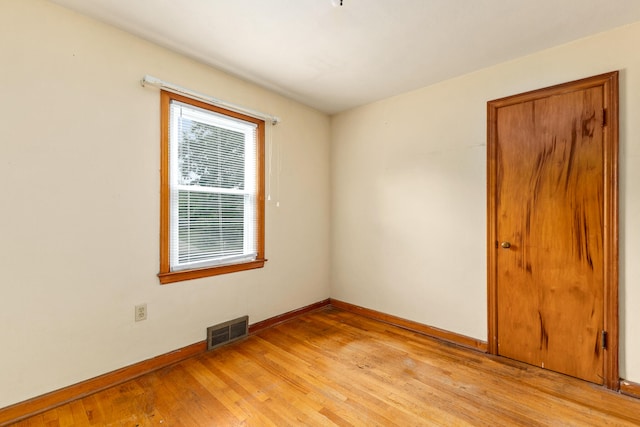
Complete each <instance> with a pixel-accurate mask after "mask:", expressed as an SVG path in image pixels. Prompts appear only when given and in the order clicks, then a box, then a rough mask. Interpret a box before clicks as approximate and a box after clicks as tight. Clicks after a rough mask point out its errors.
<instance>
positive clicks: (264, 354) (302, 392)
mask: <svg viewBox="0 0 640 427" xmlns="http://www.w3.org/2000/svg"><path fill="white" fill-rule="evenodd" d="M15 425H16V426H65V427H66V426H105V425H106V426H245V425H246V426H334V425H335V426H431V425H435V426H465V425H473V426H633V425H635V426H638V425H640V400H637V399H633V398H630V397H627V396H623V395H620V394H616V393H613V392H610V391H608V390H605V389H603V388H602V387H599V386H595V385H592V384H590V383H586V382H583V381H580V380H577V379H574V378H569V377H566V376H564V375H560V374H556V373H553V372H550V371H545V370H541V369H539V368H536V367H533V366H527V365H524V364H521V363H518V362H514V361H510V360H508V359H504V358H500V357H494V356H490V355H486V354H483V353H479V352H475V351H472V350H468V349H464V348H460V347H457V346H454V345H449V344H444V343H442V342H439V341H437V340H433V339H430V338H427V337H425V336H422V335H419V334H416V333H413V332H410V331H407V330H404V329H400V328H397V327H394V326H390V325H387V324H384V323H381V322H378V321H375V320H370V319H367V318H365V317H362V316H359V315H357V314H353V313H350V312H346V311H343V310H340V309H337V308H334V307H326V308H324V309H321V310H319V311H316V312H313V313H308V314H305V315H303V316H300V317H298V318H296V319H293V320H290V321H288V322H286V323H283V324H280V325H277V326H274V327H272V328H269V329H265V330H262V331H260V332H258V333H256V334H255V335H252V336H250V337H248V338H246V339H244V340H242V341H239V342H236V343H233V344H230V345H227V346H225V347H221V348H218V349H216V350H214V351H212V352H209V353H206V354H204V355H201V356H197V357H194V358H191V359H188V360H186V361H184V362H181V363H178V364H176V365H173V366H170V367H167V368H164V369H161V370H159V371H156V372H153V373H150V374H147V375H144V376H142V377H139V378H137V379H135V380H132V381H129V382H126V383H124V384H122V385H120V386H117V387H113V388H111V389H108V390H105V391H103V392H100V393H97V394H94V395H92V396H89V397H86V398H83V399H80V400H77V401H74V402H72V403H70V404H67V405H64V406H61V407H59V408H57V409H53V410H50V411H48V412H45V413H43V414H40V415H38V416H35V417H32V418H29V419H27V420H24V421H22V422H19V423H17V424H15Z"/></svg>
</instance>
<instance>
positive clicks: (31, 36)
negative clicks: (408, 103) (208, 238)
mask: <svg viewBox="0 0 640 427" xmlns="http://www.w3.org/2000/svg"><path fill="white" fill-rule="evenodd" d="M0 61H1V63H0V182H2V197H3V201H2V203H1V204H0V236H1V237H0V242H1V243H0V267H1V271H2V279H1V281H0V407H4V406H7V405H9V404H12V403H15V402H19V401H22V400H25V399H27V398H31V397H34V396H37V395H40V394H42V393H45V392H48V391H51V390H54V389H57V388H60V387H64V386H68V385H70V384H74V383H77V382H79V381H81V380H84V379H88V378H91V377H94V376H96V375H100V374H103V373H105V372H109V371H112V370H114V369H118V368H121V367H123V366H127V365H130V364H132V363H135V362H138V361H141V360H144V359H148V358H150V357H153V356H156V355H158V354H163V353H166V352H168V351H172V350H174V349H177V348H180V347H183V346H186V345H189V344H192V343H194V342H198V341H202V340H204V339H205V335H206V327H207V326H210V325H214V324H216V323H218V322H221V321H225V320H228V319H232V318H235V317H238V316H241V315H244V314H248V315H249V316H250V322H251V323H254V322H258V321H261V320H264V319H265V318H269V317H272V316H275V315H278V314H281V313H283V312H286V311H289V310H292V309H296V308H299V307H303V306H305V305H308V304H311V303H314V302H317V301H320V300H323V299H325V298H327V297H328V296H329V200H330V199H329V136H330V127H329V126H330V119H329V117H328V116H326V115H324V114H321V113H318V112H316V111H314V110H312V109H309V108H307V107H304V106H302V105H300V104H298V103H295V102H293V101H290V100H287V99H285V98H283V97H281V96H278V95H275V94H273V93H271V92H269V91H266V90H263V89H260V88H258V87H256V86H254V85H251V84H249V83H246V82H243V81H241V80H238V79H236V78H232V77H230V76H229V75H227V74H224V73H222V72H219V71H216V70H214V69H212V68H209V67H206V66H204V65H201V64H199V63H197V62H195V61H192V60H189V59H187V58H185V57H182V56H179V55H177V54H174V53H171V52H169V51H167V50H165V49H162V48H159V47H157V46H154V45H152V44H149V43H147V42H144V41H142V40H140V39H138V38H136V37H133V36H131V35H128V34H126V33H124V32H121V31H119V30H116V29H114V28H112V27H109V26H106V25H103V24H101V23H98V22H96V21H93V20H91V19H88V18H85V17H82V16H80V15H77V14H75V13H72V12H70V11H67V10H65V9H62V8H60V7H58V6H56V5H53V4H51V3H48V2H44V1H40V0H28V1H25V0H0ZM145 74H150V75H153V76H156V77H159V78H162V79H164V80H167V81H170V82H173V83H176V84H179V85H182V86H185V87H189V88H191V89H193V90H197V91H199V92H202V93H206V94H210V95H212V96H215V97H218V98H221V99H224V100H227V101H230V102H234V103H237V104H241V105H245V106H247V107H250V108H253V109H256V110H261V111H265V112H268V113H272V114H276V115H278V116H280V117H281V118H282V123H281V124H280V125H278V126H277V127H276V128H274V129H273V130H274V134H273V142H274V151H273V153H274V154H273V161H274V163H273V165H272V166H273V167H272V170H273V174H272V177H273V181H272V182H271V185H270V188H271V194H272V200H271V201H270V202H268V203H267V207H266V255H267V258H268V259H269V262H268V263H267V264H266V267H265V268H264V269H260V270H253V271H249V272H242V273H237V274H232V275H225V276H218V277H214V278H208V279H201V280H193V281H190V282H183V283H179V284H172V285H165V286H161V285H159V282H158V279H157V277H156V274H157V273H158V268H159V243H158V230H159V212H158V209H159V188H160V184H159V146H160V142H159V138H160V134H159V127H160V125H159V104H160V101H159V91H158V90H157V89H154V88H143V87H141V86H140V83H139V80H140V79H141V78H142V76H143V75H145ZM278 153H280V155H279V156H278ZM278 159H280V160H281V161H280V162H278ZM278 174H279V176H278ZM276 199H277V201H279V202H280V206H279V207H276V205H275V203H276ZM142 302H146V303H147V304H148V313H149V314H148V316H149V318H148V320H146V321H144V322H139V323H135V322H134V321H133V315H134V305H135V304H139V303H142Z"/></svg>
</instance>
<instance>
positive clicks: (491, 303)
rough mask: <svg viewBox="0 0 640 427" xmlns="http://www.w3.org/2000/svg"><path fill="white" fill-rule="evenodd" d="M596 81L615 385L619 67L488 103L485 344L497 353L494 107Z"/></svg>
mask: <svg viewBox="0 0 640 427" xmlns="http://www.w3.org/2000/svg"><path fill="white" fill-rule="evenodd" d="M598 86H601V87H602V88H603V93H604V108H605V115H606V126H605V127H604V128H603V147H604V152H603V158H604V200H603V216H604V218H603V219H604V224H603V225H604V227H603V245H604V260H603V262H604V278H603V281H604V330H605V331H606V332H607V343H606V344H607V345H606V349H605V350H604V353H603V362H604V366H603V373H604V378H603V383H604V385H605V387H607V388H609V389H612V390H616V391H617V390H618V389H619V387H620V377H619V366H618V351H619V332H618V331H619V320H618V306H619V302H618V274H619V273H618V259H619V255H618V138H619V137H618V123H619V122H618V105H619V101H618V72H617V71H613V72H609V73H605V74H600V75H597V76H593V77H588V78H585V79H581V80H576V81H573V82H568V83H564V84H559V85H555V86H551V87H547V88H544V89H539V90H534V91H530V92H525V93H522V94H518V95H513V96H509V97H506V98H501V99H496V100H493V101H489V102H488V103H487V304H488V310H487V314H488V340H487V341H488V350H489V353H491V354H495V355H497V354H498V310H497V303H498V297H497V292H498V285H497V282H498V271H497V250H498V249H497V242H498V241H499V236H498V235H497V221H498V218H497V198H496V193H497V192H496V189H497V188H498V187H497V186H498V185H499V182H498V160H497V156H498V150H497V138H498V135H497V113H498V109H499V108H501V107H504V106H508V105H513V104H516V103H520V102H528V101H532V100H535V99H540V98H546V97H549V96H553V95H557V94H562V93H567V92H572V91H576V90H583V89H588V88H592V87H598Z"/></svg>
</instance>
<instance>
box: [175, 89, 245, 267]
mask: <svg viewBox="0 0 640 427" xmlns="http://www.w3.org/2000/svg"><path fill="white" fill-rule="evenodd" d="M256 128H257V127H256V125H255V124H253V123H249V122H245V121H242V120H239V119H235V118H233V117H228V116H225V115H222V114H217V113H215V112H212V111H207V110H204V109H200V108H198V107H194V106H191V105H188V104H184V103H181V102H178V101H171V109H170V126H169V164H170V170H169V187H170V212H171V214H170V220H169V245H170V250H169V252H170V269H171V271H180V270H186V269H193V268H203V267H210V266H219V265H226V264H236V263H241V262H249V261H253V260H255V259H256V256H257V239H256V229H257V225H256V218H257V217H256V199H257V197H256V156H257V144H256Z"/></svg>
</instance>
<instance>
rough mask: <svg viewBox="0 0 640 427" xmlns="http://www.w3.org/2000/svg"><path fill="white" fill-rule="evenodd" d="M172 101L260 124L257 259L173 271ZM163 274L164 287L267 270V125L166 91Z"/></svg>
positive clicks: (163, 118)
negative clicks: (226, 275) (170, 138)
mask: <svg viewBox="0 0 640 427" xmlns="http://www.w3.org/2000/svg"><path fill="white" fill-rule="evenodd" d="M171 101H178V102H182V103H185V104H188V105H191V106H195V107H198V108H202V109H205V110H208V111H212V112H214V113H218V114H223V115H225V116H228V117H232V118H235V119H240V120H244V121H246V122H251V123H254V124H256V126H257V129H256V162H257V165H256V191H257V194H256V234H257V235H256V243H257V247H256V249H257V256H256V259H255V260H253V261H249V262H243V263H238V264H226V265H219V266H212V267H204V268H197V269H188V270H180V271H171V267H170V253H169V251H170V242H169V234H170V228H169V227H170V223H169V221H170V218H171V212H170V210H171V204H170V187H169V185H170V184H169V170H170V169H169V168H170V165H169V161H170V159H169V134H170V132H169V124H170V105H171ZM160 127H161V128H160V143H161V147H160V272H159V273H158V278H159V279H160V283H161V284H163V285H164V284H168V283H175V282H180V281H184V280H191V279H198V278H203V277H210V276H216V275H220V274H227V273H234V272H238V271H245V270H252V269H256V268H262V267H264V263H265V262H266V259H265V257H264V193H265V190H264V188H265V183H264V163H265V162H264V160H265V159H264V158H265V148H264V141H265V122H264V120H261V119H257V118H255V117H250V116H247V115H244V114H241V113H237V112H235V111H231V110H227V109H224V108H220V107H217V106H214V105H211V104H208V103H205V102H202V101H198V100H195V99H193V98H189V97H186V96H182V95H178V94H175V93H172V92H168V91H165V90H162V91H161V92H160Z"/></svg>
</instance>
